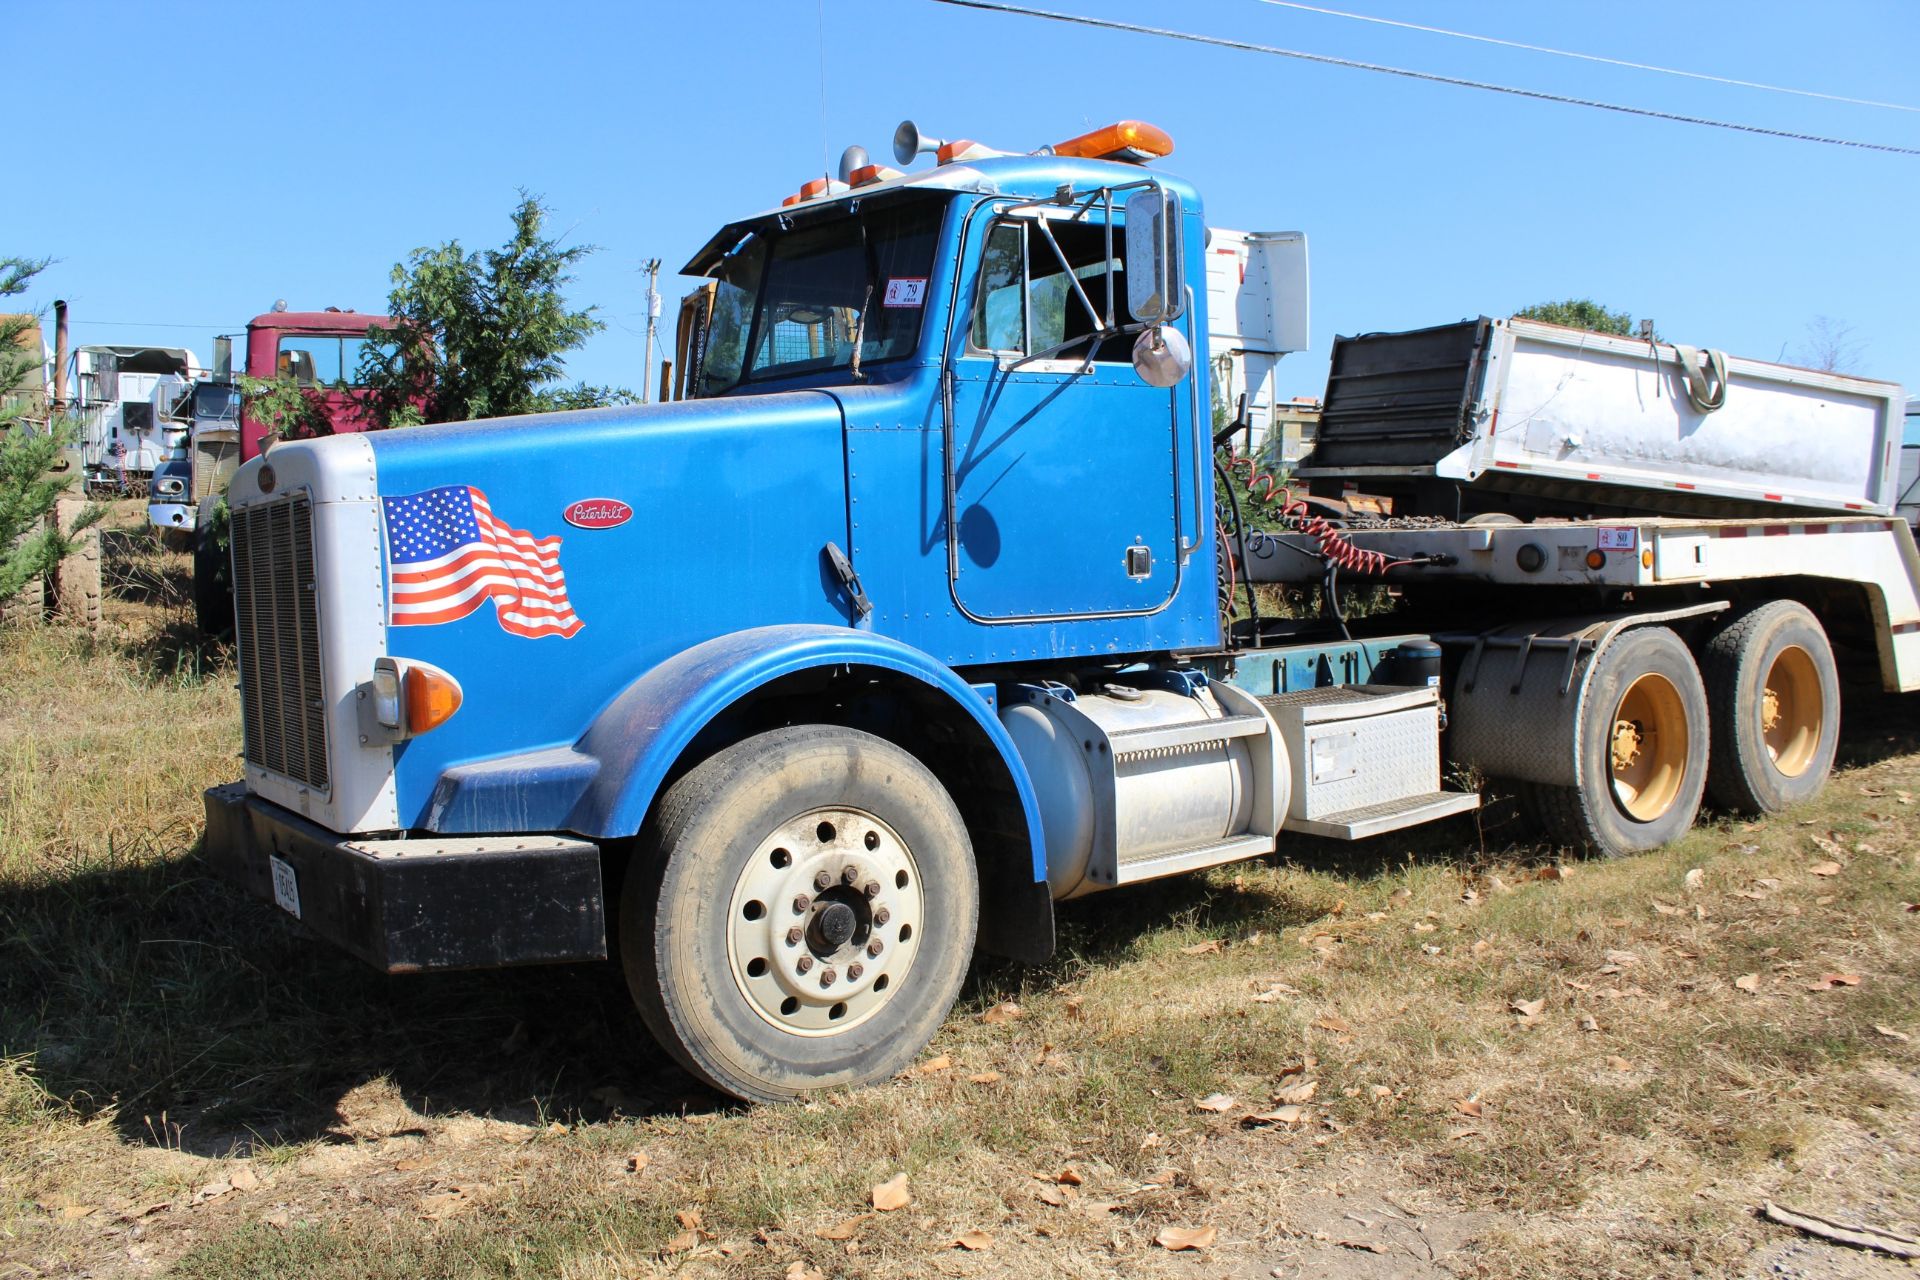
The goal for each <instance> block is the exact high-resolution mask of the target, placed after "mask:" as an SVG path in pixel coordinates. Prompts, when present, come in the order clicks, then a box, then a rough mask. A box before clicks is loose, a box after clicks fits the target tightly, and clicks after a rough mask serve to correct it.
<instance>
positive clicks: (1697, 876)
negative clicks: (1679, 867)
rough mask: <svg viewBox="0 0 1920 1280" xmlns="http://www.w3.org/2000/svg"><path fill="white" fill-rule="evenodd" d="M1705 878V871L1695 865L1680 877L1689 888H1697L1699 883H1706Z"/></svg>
mask: <svg viewBox="0 0 1920 1280" xmlns="http://www.w3.org/2000/svg"><path fill="white" fill-rule="evenodd" d="M1706 880H1707V873H1706V872H1705V871H1703V870H1702V869H1701V868H1699V867H1695V868H1693V869H1692V870H1691V871H1688V872H1687V874H1686V875H1685V876H1683V877H1682V878H1681V882H1682V883H1683V884H1685V885H1686V886H1687V888H1689V889H1698V888H1699V887H1700V886H1701V885H1703V884H1705V883H1706Z"/></svg>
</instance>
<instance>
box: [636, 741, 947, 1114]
mask: <svg viewBox="0 0 1920 1280" xmlns="http://www.w3.org/2000/svg"><path fill="white" fill-rule="evenodd" d="M845 867H851V868H854V869H855V870H856V871H857V872H858V875H857V876H856V877H855V878H854V879H853V880H852V881H847V880H846V878H845V876H844V875H837V876H834V879H833V884H832V885H831V886H829V887H821V885H820V880H819V877H821V876H827V875H833V873H834V870H835V868H845ZM882 880H884V881H885V884H881V881H882ZM869 886H874V887H877V888H878V892H877V893H876V892H874V891H873V890H872V889H871V888H869ZM802 899H812V901H811V903H810V905H808V906H807V907H805V908H802V906H801V905H800V903H801V901H802ZM979 899H980V888H979V879H978V874H977V872H976V869H975V864H974V857H973V848H972V844H971V842H970V841H969V839H968V837H967V830H966V826H965V825H964V823H963V822H962V821H961V818H960V814H959V811H958V810H957V809H956V808H955V807H954V804H953V801H952V799H951V798H950V797H949V796H948V795H947V792H946V791H945V789H944V788H943V787H942V786H941V785H940V783H939V781H938V779H936V778H935V777H934V776H933V774H932V773H931V772H929V771H928V770H927V768H926V767H925V766H924V765H922V764H921V763H920V762H919V761H918V760H916V759H915V758H914V757H913V756H911V755H909V754H908V753H907V752H905V751H903V750H902V749H900V748H899V747H896V746H894V745H893V744H892V743H889V742H887V741H885V740H884V739H881V738H877V737H875V736H873V735H872V734H868V733H862V732H860V731H858V730H854V729H846V728H841V727H838V726H833V725H803V726H795V727H789V728H783V729H775V730H772V731H770V732H767V733H762V734H759V735H757V736H755V737H752V738H749V739H747V740H745V741H743V742H740V743H738V744H736V745H734V746H731V747H728V748H726V749H725V750H723V751H721V752H719V753H718V754H716V755H714V756H713V757H712V758H710V759H708V760H706V761H705V762H703V763H702V764H700V765H698V766H697V767H695V768H694V769H693V770H692V771H691V772H689V773H687V774H686V775H685V776H684V777H682V778H680V779H679V780H678V781H676V782H675V783H674V784H673V785H672V786H671V787H670V788H669V789H668V790H667V792H666V794H665V796H664V797H663V798H662V799H661V801H660V803H659V806H658V809H657V811H656V814H655V817H654V818H653V819H652V820H651V822H650V823H649V827H648V830H647V831H646V832H644V833H643V837H642V839H641V841H640V845H639V848H638V849H637V850H636V852H635V855H634V861H633V863H632V864H631V865H630V866H629V868H628V871H627V877H626V883H625V886H624V888H623V890H622V892H621V909H620V924H619V929H620V934H621V937H620V947H619V949H620V956H621V964H622V968H623V969H624V971H625V974H626V979H627V985H628V988H629V990H630V991H631V992H632V994H633V998H634V1003H635V1004H636V1005H637V1006H638V1008H639V1010H640V1015H641V1018H642V1019H643V1020H644V1021H645V1023H646V1025H647V1027H648V1029H649V1030H650V1031H651V1032H652V1033H653V1035H654V1037H655V1038H656V1039H657V1040H658V1041H659V1042H660V1044H661V1045H662V1046H663V1047H664V1048H665V1049H666V1050H667V1052H668V1053H669V1054H671V1055H672V1056H673V1058H674V1059H675V1060H676V1061H678V1062H679V1063H680V1065H681V1066H683V1067H685V1068H686V1069H687V1070H688V1071H689V1072H691V1073H692V1074H693V1075H695V1076H697V1077H699V1078H700V1079H701V1080H703V1081H705V1082H706V1083H708V1084H710V1085H712V1086H713V1087H714V1088H715V1089H718V1090H720V1091H721V1092H723V1093H727V1094H731V1095H733V1096H734V1097H737V1098H742V1099H747V1100H749V1101H757V1102H782V1101H789V1100H792V1099H795V1098H799V1097H802V1096H804V1095H806V1094H809V1093H813V1092H816V1091H819V1090H823V1089H831V1088H850V1087H857V1086H860V1085H865V1084H871V1083H873V1082H874V1081H877V1080H884V1079H886V1078H888V1077H889V1076H892V1075H894V1074H896V1073H897V1072H899V1071H900V1070H901V1069H903V1068H905V1067H906V1066H908V1065H909V1064H910V1063H912V1061H913V1060H914V1058H915V1057H917V1056H918V1055H919V1053H920V1051H921V1049H923V1048H924V1047H925V1046H926V1044H927V1042H928V1041H930V1040H931V1039H932V1038H933V1035H934V1033H935V1032H936V1031H938V1030H939V1028H940V1025H941V1023H942V1022H943V1021H944V1020H945V1018H946V1016H947V1013H948V1011H949V1010H950V1009H951V1008H952V1007H953V1002H954V1000H955V999H956V998H957V997H958V995H959V993H960V985H961V983H962V981H963V980H964V979H965V977H966V973H967V967H968V964H969V962H970V961H971V959H972V955H973V943H974V934H975V931H976V929H977V926H978V919H979ZM863 903H864V904H866V906H865V910H864V915H865V919H864V920H861V919H860V918H859V917H860V916H861V915H862V913H863V908H862V904H863ZM883 910H884V912H885V914H883ZM848 919H852V920H853V924H852V926H851V928H852V932H851V933H843V932H842V930H843V929H844V928H846V927H848V926H847V924H846V922H847V920H848ZM792 929H801V930H802V931H803V933H804V940H803V941H800V942H799V943H797V944H793V943H789V942H788V941H787V937H788V936H790V935H789V934H788V932H787V931H789V930H792ZM836 940H837V943H838V945H837V948H836V945H835V944H836ZM876 941H877V942H879V943H881V946H882V949H881V950H880V951H879V952H878V953H877V954H870V953H869V952H868V951H867V950H866V949H865V948H866V947H868V946H870V945H872V943H874V942H876ZM803 966H804V967H803ZM856 968H858V969H859V970H860V972H859V974H858V980H857V981H856V974H855V969H856ZM756 970H757V972H756ZM829 973H831V975H832V976H831V978H830V977H829ZM800 975H804V977H802V976H800ZM842 993H844V996H843V995H842ZM836 1009H838V1010H839V1012H837V1013H836V1012H835V1010H836ZM842 1022H844V1023H845V1029H840V1027H841V1024H842Z"/></svg>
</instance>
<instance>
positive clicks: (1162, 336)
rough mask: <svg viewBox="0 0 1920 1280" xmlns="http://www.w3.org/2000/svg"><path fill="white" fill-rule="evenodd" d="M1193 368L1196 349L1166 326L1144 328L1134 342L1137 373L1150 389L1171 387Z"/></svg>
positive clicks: (1182, 336)
mask: <svg viewBox="0 0 1920 1280" xmlns="http://www.w3.org/2000/svg"><path fill="white" fill-rule="evenodd" d="M1192 369H1193V348H1191V347H1189V346H1188V345H1187V339H1186V337H1185V336H1184V335H1183V334H1182V333H1181V332H1180V331H1179V330H1178V329H1172V328H1168V327H1167V326H1166V325H1155V326H1154V327H1153V328H1151V329H1143V330H1141V332H1140V336H1139V337H1138V338H1135V339H1134V341H1133V371H1134V372H1135V373H1137V374H1139V375H1140V381H1142V382H1144V383H1146V384H1147V385H1148V386H1150V387H1171V386H1173V385H1175V384H1176V383H1178V382H1179V381H1180V379H1182V378H1184V377H1186V376H1187V374H1188V373H1189V372H1190V371H1192Z"/></svg>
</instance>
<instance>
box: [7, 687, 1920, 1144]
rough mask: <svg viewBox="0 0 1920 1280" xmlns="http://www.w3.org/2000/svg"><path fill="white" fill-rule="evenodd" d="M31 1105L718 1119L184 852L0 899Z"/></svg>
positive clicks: (595, 992) (474, 983) (224, 1122)
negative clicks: (253, 893)
mask: <svg viewBox="0 0 1920 1280" xmlns="http://www.w3.org/2000/svg"><path fill="white" fill-rule="evenodd" d="M1913 703H1914V700H1913V699H1912V698H1906V697H1881V698H1876V699H1871V700H1862V699H1856V700H1855V702H1854V704H1853V708H1852V710H1851V711H1850V718H1849V722H1848V731H1847V734H1846V735H1845V737H1844V739H1843V742H1842V746H1841V764H1842V767H1843V768H1852V767H1857V766H1860V765H1863V764H1867V763H1871V762H1873V761H1875V760H1879V759H1882V758H1885V757H1887V756H1890V755H1894V754H1898V753H1908V752H1914V751H1917V750H1920V726H1916V724H1915V717H1914V716H1913V715H1912V706H1913ZM1836 785H1838V786H1842V787H1850V786H1853V785H1855V784H1853V783H1851V782H1850V781H1849V780H1848V779H1847V778H1846V777H1844V775H1843V776H1842V777H1841V778H1839V779H1838V780H1837V781H1836ZM1896 801H1897V797H1896V798H1895V800H1889V801H1887V803H1894V802H1896ZM189 838H191V837H189ZM1558 856H1560V855H1559V854H1558V853H1557V851H1555V850H1553V849H1552V848H1550V847H1548V846H1543V845H1537V844H1529V843H1527V840H1526V837H1525V835H1524V830H1523V828H1522V827H1521V825H1520V823H1519V820H1518V818H1517V815H1515V814H1514V813H1513V812H1512V809H1511V804H1510V802H1508V801H1506V800H1505V799H1504V798H1503V797H1500V796H1499V795H1498V794H1497V792H1496V794H1495V795H1494V797H1493V799H1492V802H1491V803H1490V804H1489V805H1488V806H1487V808H1486V809H1485V810H1483V811H1482V812H1481V813H1480V814H1479V815H1477V816H1468V817H1462V818H1457V819H1452V820H1450V821H1448V822H1446V823H1443V824H1438V825H1436V826H1435V827H1433V828H1431V829H1426V830H1417V831H1412V832H1406V833H1397V834H1395V835H1390V836H1383V837H1379V838H1376V839H1374V840H1370V841H1364V842H1360V843H1357V844H1351V845H1349V844H1341V843H1338V842H1334V841H1321V840H1304V839H1300V838H1297V837H1289V838H1288V839H1287V840H1286V841H1285V842H1284V844H1283V846H1282V851H1281V853H1280V854H1278V855H1276V858H1277V859H1278V860H1279V861H1281V862H1290V863H1294V864H1298V865H1300V866H1304V867H1312V868H1314V869H1315V870H1317V871H1322V872H1331V873H1333V874H1334V875H1335V876H1338V877H1344V878H1345V879H1346V880H1347V881H1349V882H1350V883H1351V882H1362V881H1365V880H1367V879H1370V878H1373V877H1378V876H1382V875H1391V874H1394V873H1396V872H1397V871H1398V870H1399V869H1400V868H1402V867H1404V866H1405V865H1407V864H1408V863H1409V862H1420V863H1427V864H1431V863H1435V862H1444V863H1451V864H1455V865H1458V866H1461V867H1466V868H1471V867H1474V866H1477V865H1482V864H1484V863H1486V862H1489V861H1492V860H1496V859H1497V860H1498V861H1500V862H1502V863H1506V862H1509V861H1518V862H1520V863H1521V864H1523V865H1524V864H1525V863H1527V862H1529V861H1537V862H1541V863H1545V862H1548V861H1552V860H1554V859H1556V858H1557V857H1558ZM1340 890H1341V886H1340V884H1339V881H1338V880H1328V879H1316V880H1315V881H1313V882H1311V883H1310V884H1309V883H1306V882H1299V886H1298V887H1281V888H1276V887H1275V886H1274V882H1273V880H1272V878H1271V877H1266V876H1245V877H1243V876H1241V875H1240V874H1239V873H1238V872H1236V871H1235V870H1234V869H1233V868H1231V867H1229V868H1223V869H1221V870H1218V871H1215V872H1212V873H1209V874H1205V875H1190V876H1179V877H1174V878H1172V879H1169V880H1162V881H1155V882H1152V883H1149V884H1145V885H1139V886H1134V887H1131V888H1127V889H1120V890H1116V891H1113V892H1111V893H1104V894H1097V895H1093V896H1092V897H1089V898H1087V899H1084V900H1080V901H1075V902H1069V903H1065V904H1062V906H1061V909H1060V911H1059V941H1060V948H1059V952H1058V955H1057V958H1056V959H1055V960H1053V961H1052V962H1050V963H1049V964H1047V965H1044V966H1041V967H1039V968H1037V969H1036V968H1025V967H1021V966H1017V965H1014V964H1011V963H1009V962H1003V961H995V960H983V961H982V962H981V963H979V964H978V965H976V966H975V969H974V972H973V974H972V975H971V976H970V978H969V982H968V986H967V989H966V992H965V993H964V995H963V1002H965V1003H966V1004H969V1005H978V1004H984V1003H992V1002H994V1001H996V1000H999V999H1004V998H1008V997H1018V996H1019V994H1020V993H1021V992H1022V991H1023V990H1027V991H1031V990H1033V989H1035V988H1039V989H1045V988H1046V987H1048V986H1050V985H1053V984H1055V983H1058V982H1061V981H1065V980H1068V979H1070V978H1072V977H1075V976H1078V975H1079V974H1080V973H1083V972H1084V971H1085V969H1086V968H1087V967H1089V966H1094V967H1101V966H1108V965H1114V964H1120V963H1125V962H1126V961H1128V960H1130V959H1133V958H1135V957H1137V956H1139V955H1141V954H1143V949H1150V948H1152V947H1155V946H1163V945H1165V942H1164V935H1165V932H1166V930H1167V929H1168V928H1170V927H1171V928H1175V929H1181V930H1190V931H1192V932H1195V933H1197V934H1200V935H1202V936H1216V937H1232V936H1234V935H1236V934H1248V933H1253V932H1256V931H1266V932H1269V933H1277V932H1279V931H1282V930H1287V929H1292V928H1298V927H1300V926H1304V925H1306V924H1309V923H1311V922H1312V921H1314V920H1317V919H1320V918H1322V917H1324V916H1325V915H1326V914H1327V913H1328V912H1330V911H1332V910H1333V909H1334V906H1335V903H1336V901H1337V894H1338V893H1339V892H1340ZM36 1098H37V1099H39V1105H53V1106H56V1107H60V1108H68V1109H71V1111H72V1112H74V1113H75V1114H77V1115H79V1116H81V1117H83V1118H88V1119H95V1118H97V1119H101V1120H104V1121H106V1122H108V1123H110V1124H111V1125H112V1126H113V1128H114V1129H115V1130H116V1131H117V1132H118V1133H119V1135H120V1136H121V1137H122V1139H123V1140H125V1141H127V1142H128V1143H132V1144H138V1145H155V1146H166V1147H172V1148H178V1149H182V1150H186V1151H190V1152H195V1153H200V1154H207V1155H226V1154H230V1153H234V1152H246V1151H250V1150H252V1149H254V1148H256V1147H260V1146H263V1145H283V1144H289V1143H306V1142H319V1143H349V1142H363V1141H368V1140H372V1139H377V1138H382V1137H391V1136H396V1135H398V1134H403V1133H406V1132H408V1131H409V1126H414V1127H416V1128H417V1127H418V1126H420V1125H421V1124H422V1123H423V1118H425V1119H427V1120H435V1119H441V1118H457V1117H490V1118H493V1119H497V1120H502V1121H507V1122H512V1123H518V1124H545V1123H548V1122H550V1121H553V1120H561V1121H565V1122H586V1123H598V1122H601V1121H604V1120H607V1119H609V1118H613V1117H619V1116H625V1117H633V1118H641V1117H646V1116H658V1115H669V1114H679V1113H684V1112H711V1111H717V1110H722V1109H725V1108H727V1107H729V1106H731V1105H732V1104H731V1103H730V1102H729V1101H728V1100H726V1099H724V1098H721V1097H719V1096H717V1095H715V1094H713V1093H712V1092H711V1091H709V1090H707V1089H705V1088H704V1087H703V1086H701V1085H699V1084H698V1083H697V1082H695V1081H694V1080H693V1079H692V1078H691V1077H689V1076H687V1075H686V1074H685V1073H684V1072H682V1071H681V1070H680V1069H679V1068H678V1067H677V1066H676V1065H674V1064H673V1062H672V1061H671V1060H670V1059H669V1058H668V1057H667V1056H666V1054H665V1053H664V1052H663V1051H662V1050H660V1049H659V1048H658V1046H656V1045H655V1044H654V1042H653V1040H652V1038H651V1037H650V1036H649V1034H648V1033H647V1031H646V1028H645V1026H644V1025H643V1024H642V1022H641V1021H640V1018H639V1016H638V1014H637V1013H636V1012H635V1011H634V1008H633V1005H632V1002H631V1001H630V999H629V998H628V996H627V993H626V991H625V989H624V986H623V984H622V982H621V980H620V977H619V974H618V973H617V971H616V970H615V968H614V967H613V966H611V965H581V966H561V967H548V968H532V969H523V970H510V971H501V972H484V973H454V974H437V975H423V976H406V977H389V976H386V975H383V974H378V973H374V972H372V971H370V970H368V969H366V968H364V967H363V966H362V965H361V964H360V963H359V962H358V961H355V960H353V959H351V958H349V957H346V956H344V955H342V954H340V953H337V952H335V951H333V950H332V949H330V948H328V947H326V946H324V945H322V944H318V943H315V942H311V941H308V940H305V939H302V938H300V937H298V936H296V933H295V930H294V928H293V927H292V926H291V925H290V923H289V922H288V921H287V920H286V918H285V917H284V916H282V915H281V914H280V913H278V912H276V911H274V910H273V909H272V908H270V907H267V906H265V905H264V904H259V903H256V902H254V901H252V900H250V899H248V898H246V897H244V896H242V895H241V894H240V893H239V892H237V891H236V890H233V889H231V888H230V887H228V886H227V885H226V884H225V883H224V882H223V881H221V880H218V879H217V878H216V877H215V876H214V875H213V874H212V872H211V871H210V870H209V869H208V868H206V867H205V866H204V865H203V864H202V862H201V861H200V859H199V858H198V856H196V855H195V854H193V853H188V854H185V855H183V856H175V857H171V858H169V857H164V856H160V855H158V854H157V853H155V854H153V855H152V856H135V857H129V856H128V855H127V853H126V851H124V850H122V851H119V852H118V853H115V854H109V855H108V856H106V857H103V858H100V859H98V860H97V861H93V862H90V863H89V864H88V865H85V866H80V867H74V868H68V869H66V870H65V871H64V872H63V873H54V874H49V875H47V876H44V877H41V878H37V879H34V880H31V881H24V882H23V881H13V882H12V883H10V884H9V886H8V887H6V888H5V889H0V1104H4V1105H6V1106H8V1107H10V1108H11V1107H16V1106H21V1105H27V1106H31V1105H35V1103H34V1099H36ZM395 1099H397V1100H398V1101H399V1102H403V1103H404V1104H405V1106H404V1108H402V1107H398V1106H394V1105H391V1104H392V1102H393V1100H395Z"/></svg>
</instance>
